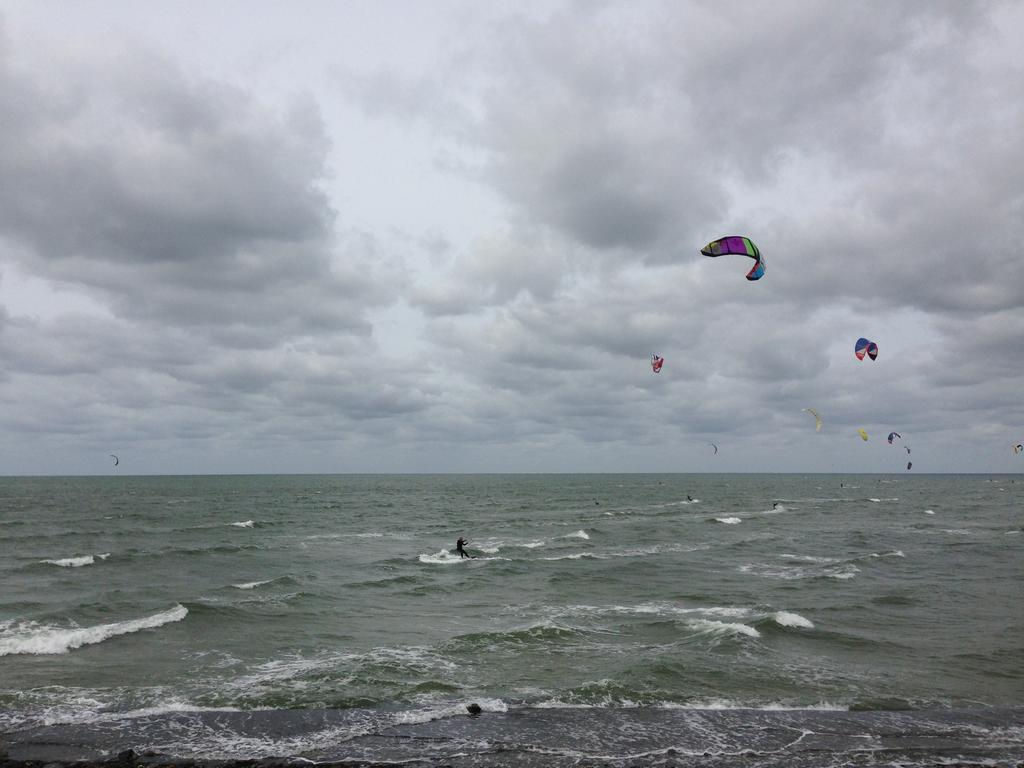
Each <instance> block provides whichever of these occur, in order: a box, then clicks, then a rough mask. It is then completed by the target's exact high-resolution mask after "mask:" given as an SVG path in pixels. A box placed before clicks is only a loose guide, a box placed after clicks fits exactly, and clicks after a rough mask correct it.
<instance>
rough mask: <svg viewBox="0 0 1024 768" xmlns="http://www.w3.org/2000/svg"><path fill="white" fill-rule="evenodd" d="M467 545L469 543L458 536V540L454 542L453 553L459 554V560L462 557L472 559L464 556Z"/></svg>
mask: <svg viewBox="0 0 1024 768" xmlns="http://www.w3.org/2000/svg"><path fill="white" fill-rule="evenodd" d="M467 544H469V542H468V541H466V540H465V539H464V538H462V537H461V536H459V540H458V541H456V542H455V551H456V552H458V553H459V559H460V560H461V559H462V558H464V557H465V558H469V559H472V558H471V557H470V556H469V555H468V554H466V545H467Z"/></svg>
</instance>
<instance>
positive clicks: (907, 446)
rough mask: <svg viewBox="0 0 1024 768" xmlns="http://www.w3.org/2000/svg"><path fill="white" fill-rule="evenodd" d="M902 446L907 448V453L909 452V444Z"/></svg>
mask: <svg viewBox="0 0 1024 768" xmlns="http://www.w3.org/2000/svg"><path fill="white" fill-rule="evenodd" d="M903 447H904V448H906V449H907V453H910V446H909V445H905V446H903Z"/></svg>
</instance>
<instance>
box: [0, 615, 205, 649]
mask: <svg viewBox="0 0 1024 768" xmlns="http://www.w3.org/2000/svg"><path fill="white" fill-rule="evenodd" d="M187 615H188V609H187V608H186V607H185V606H183V605H180V604H179V605H176V606H174V607H173V608H171V609H170V610H167V611H163V612H162V613H157V614H154V615H152V616H147V617H145V618H142V619H132V620H131V621H119V622H115V623H113V624H99V625H97V626H95V627H54V626H46V625H40V624H37V623H36V622H34V621H32V622H21V623H18V624H16V625H14V626H12V627H5V628H4V629H3V630H2V632H0V656H10V655H17V654H41V655H49V654H58V653H67V652H68V651H73V650H74V649H76V648H81V647H82V646H83V645H94V644H96V643H102V642H103V641H104V640H107V639H108V638H111V637H116V636H118V635H127V634H131V633H132V632H140V631H142V630H144V629H155V628H156V627H160V626H163V625H164V624H170V623H171V622H175V621H181V620H182V619H184V618H185V617H186V616H187Z"/></svg>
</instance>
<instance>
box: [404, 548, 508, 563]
mask: <svg viewBox="0 0 1024 768" xmlns="http://www.w3.org/2000/svg"><path fill="white" fill-rule="evenodd" d="M416 559H417V560H419V561H420V562H421V563H431V564H433V565H451V564H452V563H461V562H467V563H468V562H469V561H470V560H476V561H477V562H480V561H485V562H486V561H488V560H508V559H509V558H507V557H479V556H478V557H471V558H469V559H466V558H464V557H460V556H459V555H457V554H455V555H453V554H452V553H451V552H449V551H448V550H447V549H442V550H441V551H440V552H436V553H434V554H433V555H428V554H421V555H420V556H419V557H418V558H416Z"/></svg>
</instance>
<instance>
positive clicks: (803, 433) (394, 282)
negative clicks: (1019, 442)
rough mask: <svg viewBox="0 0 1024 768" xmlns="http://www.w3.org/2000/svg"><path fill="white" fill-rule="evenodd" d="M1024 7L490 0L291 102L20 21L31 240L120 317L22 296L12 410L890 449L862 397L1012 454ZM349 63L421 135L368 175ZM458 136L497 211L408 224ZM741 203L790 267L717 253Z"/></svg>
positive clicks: (767, 456) (39, 264)
mask: <svg viewBox="0 0 1024 768" xmlns="http://www.w3.org/2000/svg"><path fill="white" fill-rule="evenodd" d="M1014 13H1015V11H1014V9H1013V6H1012V4H1009V5H1008V4H1005V3H982V4H972V5H964V4H962V3H956V2H936V3H927V4H902V5H900V4H892V3H885V2H871V3H867V4H863V3H862V4H853V5H841V6H836V5H835V4H831V3H804V2H799V3H798V2H786V3H775V4H773V5H771V6H770V7H769V6H763V7H759V6H751V5H750V4H749V3H691V4H679V3H669V2H666V3H657V2H652V3H647V4H643V5H640V6H637V5H635V4H624V3H617V2H609V3H601V4H596V5H595V4H589V3H564V4H563V3H552V4H550V5H546V6H543V7H534V8H532V9H531V10H530V12H529V13H521V12H512V13H505V12H496V11H492V10H486V11H482V12H481V11H479V10H478V9H476V10H475V11H474V12H473V13H469V12H467V13H465V14H460V15H453V16H452V17H451V20H450V24H449V27H448V29H449V32H450V33H451V34H450V37H449V38H447V39H448V40H449V41H451V45H450V46H442V47H441V48H443V50H444V51H445V53H444V57H443V58H442V59H441V60H440V61H437V62H435V63H434V65H433V66H430V67H422V66H417V67H415V68H409V67H405V68H404V69H403V68H402V66H401V65H402V62H400V61H382V62H361V63H360V65H359V66H358V67H353V66H351V64H349V65H341V64H338V63H337V62H335V61H333V60H331V61H323V62H317V66H321V67H322V69H323V70H324V72H326V73H327V75H326V77H325V80H326V81H327V82H330V83H331V84H332V85H333V86H334V87H335V88H336V90H335V91H334V92H324V91H317V90H316V86H315V85H311V86H310V88H311V89H312V95H309V96H304V97H291V98H288V99H286V100H282V98H281V97H280V96H279V95H275V96H267V97H263V96H262V95H259V96H258V95H257V94H258V93H259V91H258V90H257V89H254V88H253V87H251V85H250V84H249V82H250V81H247V80H246V79H245V78H244V77H243V76H242V75H243V73H238V78H237V82H234V81H231V79H230V78H223V77H222V78H221V79H212V78H204V77H201V76H199V75H196V74H195V73H194V72H190V71H187V70H186V69H185V62H184V60H182V61H176V60H175V57H174V56H173V55H171V56H168V55H156V54H153V53H151V52H146V51H143V50H134V51H130V52H129V53H126V54H121V55H118V56H114V57H111V58H108V59H105V60H100V59H97V58H95V57H91V58H90V57H86V60H85V61H82V62H81V65H80V66H79V67H77V68H76V69H74V70H66V71H65V70H60V71H57V68H56V66H57V65H54V67H55V68H54V70H53V71H47V72H43V73H38V72H33V71H31V70H29V69H23V68H19V66H18V65H17V59H16V56H15V54H16V53H17V51H18V48H19V45H21V44H20V43H19V42H18V41H17V37H16V35H15V36H13V38H12V40H13V42H12V43H11V44H9V45H8V46H7V49H6V54H5V57H4V54H2V53H0V111H2V113H3V114H4V115H5V119H4V120H3V121H2V122H0V176H2V177H3V178H4V180H5V183H4V184H3V185H2V186H0V251H2V253H3V255H4V259H5V261H7V262H9V263H10V264H11V265H12V266H13V267H15V268H16V270H17V272H18V273H19V274H24V275H28V276H30V277H32V278H35V279H38V280H41V281H44V282H46V283H47V284H49V285H52V286H56V287H58V288H67V289H68V290H72V291H77V292H79V293H84V294H87V295H88V296H90V297H92V298H93V300H95V301H97V302H98V303H99V304H100V305H101V306H102V307H103V308H105V311H106V314H103V315H97V314H88V313H86V314H83V315H71V314H69V313H66V312H61V311H59V308H56V309H55V308H54V307H49V308H48V309H49V311H48V312H45V313H43V314H42V315H41V316H39V317H35V316H33V315H31V313H26V312H24V311H14V310H12V309H10V308H8V309H6V310H4V311H3V312H2V313H0V354H2V355H3V357H4V360H5V368H4V371H3V373H2V374H0V407H2V413H3V415H2V416H0V421H2V422H3V426H4V427H5V428H6V429H7V430H8V431H9V433H10V434H13V435H17V436H19V437H20V436H24V435H36V436H44V437H40V438H39V439H40V440H41V441H43V443H46V442H47V441H49V440H51V439H53V438H55V437H58V436H61V435H63V436H65V437H67V438H68V439H69V440H71V441H72V443H73V445H74V446H75V447H77V448H78V449H80V450H82V451H86V450H89V449H90V447H91V446H92V445H94V444H95V442H96V441H110V440H121V441H130V442H131V443H132V445H135V446H138V448H139V450H140V451H142V450H148V451H158V450H167V451H168V452H169V453H170V454H171V455H173V456H174V457H176V458H175V459H174V461H176V462H185V464H183V465H187V459H183V458H181V456H183V455H185V454H186V453H187V452H186V451H183V450H182V449H181V446H182V445H188V446H192V447H193V448H196V447H198V448H201V452H202V454H203V455H204V456H210V457H215V458H217V460H218V461H219V462H220V464H218V466H222V467H224V468H241V469H244V468H246V467H250V466H251V468H253V469H256V468H264V469H267V468H269V469H275V468H288V469H296V468H303V467H308V466H310V465H312V466H314V467H315V468H317V469H322V470H324V471H336V470H339V469H346V468H355V469H382V470H389V469H413V470H417V469H425V470H435V469H442V470H444V469H470V470H473V469H495V468H498V469H511V470H514V469H543V470H550V469H605V470H607V469H618V468H621V469H655V470H656V469H687V468H692V469H712V468H721V469H735V470H743V469H764V470H771V469H798V470H802V469H805V468H810V469H818V470H821V469H830V468H831V469H844V468H846V467H850V468H854V469H866V470H870V469H879V468H884V467H886V466H888V465H886V464H884V462H885V461H886V460H887V459H888V456H887V455H885V454H884V453H877V452H876V453H870V452H865V451H861V452H860V453H858V454H852V453H851V454H847V453H846V452H845V451H846V444H845V443H844V440H845V439H846V438H849V439H850V440H851V441H859V438H857V437H856V435H855V433H854V432H853V430H854V429H855V428H856V427H860V426H863V427H865V428H867V429H868V430H869V431H870V432H872V434H877V433H879V432H881V431H888V429H890V428H902V429H901V430H900V431H904V432H905V433H906V434H907V435H908V436H910V435H913V436H914V439H915V440H917V441H918V443H919V444H920V443H921V442H923V441H931V444H932V446H933V447H932V454H931V456H932V457H933V459H932V460H933V461H937V462H938V463H941V464H942V466H941V467H939V466H935V467H934V468H936V469H945V470H953V469H958V468H961V467H964V468H967V467H970V468H985V467H988V466H993V465H991V464H989V463H986V462H988V459H987V458H986V459H976V458H975V457H976V456H978V455H981V454H980V453H979V451H978V446H982V445H989V444H994V443H996V442H999V441H1003V442H1005V439H1004V438H1005V435H1007V434H1009V433H1011V432H1013V431H1014V430H1020V431H1022V432H1024V423H1022V422H1021V415H1020V413H1021V412H1020V409H1019V408H1016V402H1017V399H1018V397H1017V390H1018V389H1019V379H1020V376H1021V373H1022V368H1021V362H1020V361H1021V360H1022V359H1024V348H1022V346H1021V345H1022V342H1021V339H1022V338H1024V335H1022V331H1024V281H1021V280H1018V279H1015V267H1016V262H1017V261H1018V258H1017V254H1016V248H1017V243H1019V242H1021V241H1022V240H1024V216H1022V214H1024V181H1022V179H1024V177H1022V176H1021V174H1020V173H1019V171H1018V170H1017V169H1019V168H1020V167H1024V144H1022V143H1021V142H1020V140H1019V136H1020V135H1021V134H1022V133H1024V130H1022V129H1024V76H1022V75H1024V59H1022V57H1021V54H1020V53H1019V50H1018V48H1017V47H1016V46H1015V45H1014V41H1015V37H1014V34H1013V33H1014V26H1015V24H1016V23H1019V21H1020V18H1019V14H1018V15H1016V16H1015V15H1014ZM456 31H457V32H458V34H455V32H456ZM8 34H9V36H10V35H11V33H10V31H9V33H8ZM339 73H340V74H339ZM309 81H310V82H311V83H312V82H313V81H314V78H312V77H311V78H309ZM339 84H340V87H339ZM336 99H340V100H342V101H343V104H344V107H345V109H348V108H349V107H350V106H351V105H352V104H358V105H360V106H362V108H363V114H362V118H361V119H365V120H366V121H367V123H366V125H365V126H361V130H362V131H363V132H361V133H360V132H355V133H353V134H352V135H357V136H371V137H373V139H372V141H373V142H374V143H373V145H372V147H369V146H368V147H367V149H368V150H369V149H372V152H370V151H367V156H372V157H385V156H387V154H388V150H389V147H397V146H400V147H401V150H402V151H403V152H410V153H411V152H413V151H416V152H420V153H421V157H422V161H423V165H422V167H421V166H410V167H404V166H402V164H401V163H396V164H394V165H388V166H387V168H382V169H381V170H380V175H381V178H377V179H370V178H365V179H364V178H349V177H347V176H346V173H347V172H348V169H347V168H345V167H336V165H335V160H336V158H337V157H338V156H339V153H338V152H337V147H338V143H339V142H344V141H346V140H347V139H348V136H349V133H347V132H346V131H345V128H346V127H348V126H349V124H350V122H351V121H353V120H355V119H356V118H355V117H353V116H352V115H350V114H349V113H348V112H338V111H337V110H333V109H332V106H333V100H336ZM339 114H341V115H342V116H341V117H339ZM394 126H398V127H399V128H400V131H397V132H395V131H391V132H390V133H389V131H388V130H387V129H389V128H393V127H394ZM375 127H376V128H380V130H379V131H377V132H375V130H374V128H375ZM363 140H366V139H363ZM389 142H395V143H394V144H389ZM358 151H359V148H356V149H355V152H358ZM348 156H351V155H348ZM431 160H432V161H433V163H434V165H433V172H434V173H436V174H438V175H439V176H440V175H441V174H447V176H445V177H444V178H445V181H446V182H447V183H450V184H451V185H452V186H451V187H450V189H453V190H454V189H457V190H458V191H459V193H460V194H466V195H472V196H476V197H477V198H480V197H486V198H487V199H488V201H489V203H488V204H489V205H493V207H494V208H495V209H497V210H499V211H500V212H501V215H500V216H497V217H495V218H493V219H490V220H487V221H477V220H471V219H472V217H470V216H466V217H465V218H466V219H467V220H466V222H465V224H464V226H463V227H462V228H459V225H457V224H456V225H451V229H445V228H444V227H438V225H437V224H436V223H435V221H434V220H430V216H427V215H425V216H424V217H423V220H425V221H429V223H427V224H423V223H422V222H421V221H419V220H416V221H410V220H408V219H406V220H402V215H401V213H400V212H399V211H400V209H403V206H400V205H398V204H397V203H396V198H395V195H399V194H400V196H401V201H402V202H406V201H408V200H413V201H415V203H416V205H417V206H419V207H420V208H421V209H422V210H423V211H426V212H428V213H433V212H434V211H438V210H446V209H447V208H449V207H451V206H458V205H459V198H458V196H457V195H456V196H453V197H452V198H451V199H446V198H444V197H443V196H440V197H438V196H437V195H436V194H435V191H436V190H437V189H444V188H445V187H443V185H442V184H441V183H440V182H438V181H437V179H431V181H430V183H429V184H428V183H427V182H425V181H423V180H422V179H420V178H419V174H421V173H423V170H422V168H423V167H426V166H427V165H428V163H429V161H431ZM396 173H397V174H400V175H399V177H397V178H394V177H392V176H391V175H388V174H396ZM332 174H333V176H332ZM421 183H422V187H421V186H419V185H420V184H421ZM428 189H429V190H430V192H424V191H423V190H428ZM339 190H341V191H340V192H339ZM396 190H400V192H396ZM466 190H470V191H469V192H467V191H466ZM346 197H348V198H349V199H351V198H353V197H358V198H360V199H362V198H366V199H371V198H372V199H373V203H372V205H375V206H377V210H376V212H375V215H374V216H368V217H364V219H363V221H365V220H377V221H388V222H389V225H388V226H387V227H381V226H375V225H366V224H364V223H362V222H361V223H360V224H359V227H362V228H361V229H360V228H357V226H356V224H355V223H350V222H349V221H348V220H347V218H346V210H345V206H344V201H345V199H346ZM370 207H371V204H369V203H368V204H367V207H366V208H364V209H363V210H364V212H365V211H366V210H369V209H370ZM475 210H489V208H488V207H487V206H480V208H479V209H475ZM392 215H393V216H394V219H395V220H394V221H393V222H391V221H390V218H391V217H392ZM437 219H438V220H444V221H457V219H458V217H457V216H447V217H440V216H439V217H437ZM732 233H737V234H739V233H744V234H750V235H751V236H752V237H754V239H755V240H756V241H757V242H758V244H759V245H760V247H761V248H762V250H763V251H764V253H765V255H766V257H767V259H768V274H767V276H766V277H765V278H764V279H763V280H761V281H760V282H758V283H749V282H747V281H746V280H744V279H743V275H744V274H745V272H746V270H747V269H748V267H749V261H747V260H746V259H744V258H742V257H732V258H730V257H724V258H721V259H714V260H712V259H706V258H704V257H702V256H700V255H699V253H698V249H699V248H700V246H701V245H703V244H704V243H705V242H707V241H708V240H710V239H712V238H714V237H718V236H721V235H724V234H732ZM862 335H864V336H868V337H870V338H873V339H875V340H876V341H878V342H879V345H880V347H881V349H882V353H881V355H880V357H879V360H878V361H876V362H875V363H870V362H866V363H858V362H857V361H856V360H855V359H854V357H853V354H852V346H853V342H854V340H855V339H856V338H857V337H858V336H862ZM655 352H656V353H659V354H663V355H665V357H666V361H667V362H666V367H665V369H664V371H663V372H662V373H661V374H658V375H655V374H653V373H652V372H651V371H650V368H649V359H650V355H651V354H652V353H655ZM808 406H813V407H816V408H818V409H819V410H821V412H822V413H823V414H824V415H825V417H826V428H825V431H824V432H823V433H822V434H820V435H818V434H815V433H813V426H812V425H811V426H810V427H809V424H808V421H809V419H810V417H808V416H807V414H805V413H802V412H801V409H802V408H804V407H808ZM709 439H715V440H716V441H720V442H721V443H722V444H723V445H726V444H729V445H731V446H732V450H725V451H723V453H722V456H721V457H719V459H718V461H719V463H718V464H712V463H710V459H708V457H707V456H706V455H705V454H706V450H705V447H706V446H705V441H706V440H709ZM815 441H816V442H815ZM41 444H42V443H41ZM853 444H854V445H856V446H857V447H859V442H856V443H853ZM1001 444H1002V443H1000V445H1001ZM874 448H875V446H874V444H873V443H872V444H871V445H870V446H868V447H867V450H868V451H870V450H873V449H874ZM2 450H3V445H0V451H2ZM7 450H8V453H6V454H3V453H0V461H2V460H3V456H4V455H6V456H10V455H12V454H13V449H7ZM68 450H69V451H71V450H72V449H71V448H69V449H68ZM282 452H286V453H287V454H288V458H280V456H281V453H282ZM104 453H105V451H104ZM739 455H746V456H757V457H758V459H757V462H756V466H750V465H749V464H744V463H743V462H742V461H741V460H740V458H739ZM984 455H985V456H987V455H988V454H984ZM943 456H945V458H943ZM730 457H733V458H730ZM872 457H873V458H872ZM245 462H249V464H246V463H245ZM289 462H292V463H289ZM729 462H732V463H729ZM837 462H838V464H837ZM844 462H846V463H844ZM872 462H874V463H872ZM972 462H973V463H972ZM8 463H9V462H8ZM3 466H4V465H3V464H0V469H2V468H3ZM922 466H927V462H925V463H924V464H923V465H922ZM998 466H999V467H1000V468H1003V465H998Z"/></svg>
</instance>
